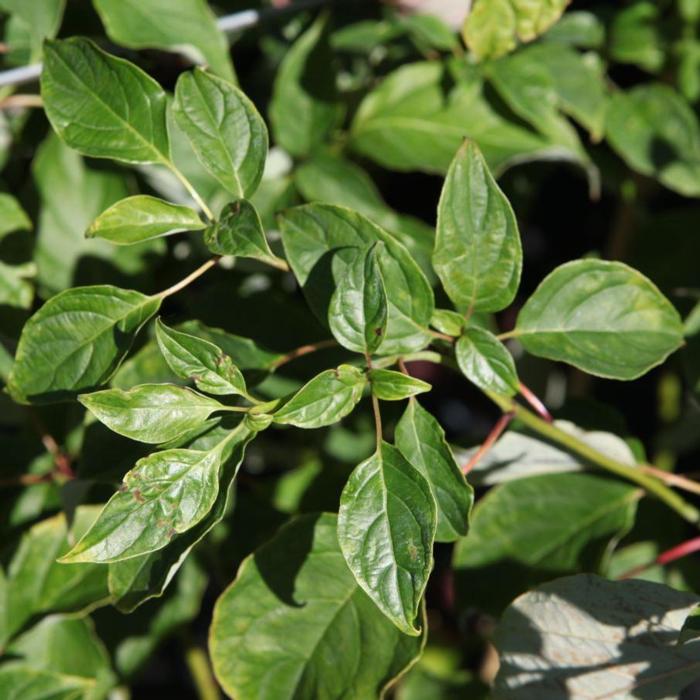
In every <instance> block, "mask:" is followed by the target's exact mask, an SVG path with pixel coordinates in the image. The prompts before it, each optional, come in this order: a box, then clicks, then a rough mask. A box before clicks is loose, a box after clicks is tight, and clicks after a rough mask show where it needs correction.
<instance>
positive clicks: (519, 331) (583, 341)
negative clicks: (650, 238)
mask: <svg viewBox="0 0 700 700" xmlns="http://www.w3.org/2000/svg"><path fill="white" fill-rule="evenodd" d="M513 335H514V336H516V337H518V339H519V340H520V342H521V343H522V345H523V346H524V347H525V349H526V350H527V351H528V352H531V353H532V354H533V355H538V356H540V357H546V358H549V359H552V360H561V361H563V362H568V363H569V364H572V365H574V366H575V367H578V368H579V369H582V370H583V371H585V372H588V373H589V374H595V375H598V376H601V377H609V378H611V379H635V378H636V377H639V376H641V375H642V374H644V373H645V372H647V371H648V370H649V369H651V368H652V367H654V366H656V365H658V364H660V363H661V362H663V361H664V360H665V359H666V357H667V356H668V355H669V354H670V353H672V352H673V351H674V350H676V349H678V348H679V347H680V346H681V344H682V343H683V324H682V322H681V319H680V316H679V315H678V312H677V311H676V309H675V308H674V307H673V306H672V305H671V303H670V302H669V301H668V300H667V299H666V297H664V296H663V295H662V294H661V292H660V291H659V290H658V289H657V288H656V287H655V286H654V285H653V284H652V283H651V282H650V281H649V280H648V279H647V278H646V277H644V275H642V274H641V273H639V272H637V271H636V270H633V269H632V268H631V267H628V266H627V265H624V264H623V263H619V262H609V261H603V260H577V261H574V262H570V263H566V264H565V265H561V266H560V267H558V268H556V269H555V270H554V271H553V272H552V273H550V274H549V275H548V276H547V277H546V278H545V279H544V281H543V282H542V283H541V284H540V286H539V287H538V288H537V289H536V290H535V292H534V294H533V295H532V296H531V297H530V299H528V301H527V303H526V304H525V306H524V307H523V308H522V309H521V311H520V313H519V315H518V321H517V325H516V329H515V331H514V333H513Z"/></svg>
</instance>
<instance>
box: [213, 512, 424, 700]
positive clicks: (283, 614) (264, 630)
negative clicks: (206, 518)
mask: <svg viewBox="0 0 700 700" xmlns="http://www.w3.org/2000/svg"><path fill="white" fill-rule="evenodd" d="M358 640H362V644H358V643H357V642H358ZM423 642H424V639H423V638H422V637H414V636H408V635H405V634H402V633H401V632H400V631H399V630H398V629H397V628H396V627H395V626H394V625H393V624H392V623H391V622H389V620H387V619H386V617H384V615H382V613H381V612H380V611H379V610H378V609H377V608H376V606H375V605H374V603H372V601H371V600H370V599H369V598H368V597H367V595H366V594H365V593H364V592H363V590H362V589H361V588H360V587H359V586H358V585H357V583H356V582H355V580H354V578H353V576H352V574H351V573H350V571H349V570H348V568H347V565H346V563H345V561H344V560H343V555H342V553H341V551H340V549H339V547H338V539H337V531H336V516H335V515H331V514H324V515H304V516H301V517H300V518H297V519H295V520H293V521H292V522H291V523H290V524H288V525H286V526H285V527H283V528H282V529H281V530H280V531H279V533H278V534H277V535H276V536H275V537H274V538H273V539H272V540H270V541H269V542H267V543H266V544H265V545H263V546H262V547H261V548H260V549H258V550H257V551H256V552H255V553H254V554H253V555H251V556H250V557H248V558H247V559H246V560H245V561H244V562H243V564H242V565H241V568H240V569H239V573H238V577H237V578H236V580H235V581H234V582H233V583H232V584H231V585H230V586H229V587H228V588H227V589H226V590H225V591H224V593H223V594H222V595H221V597H220V598H219V599H218V601H217V603H216V607H215V609H214V619H213V621H212V626H211V630H210V636H209V650H210V654H211V658H212V662H213V665H214V672H215V674H216V677H217V679H218V680H219V682H220V683H221V684H222V686H223V688H224V690H225V691H226V692H227V693H228V694H229V695H230V696H231V697H235V698H239V699H240V700H249V699H252V698H257V700H280V698H328V699H329V700H330V699H337V700H340V699H341V698H379V697H383V695H384V690H385V688H386V687H387V685H388V684H389V683H390V682H391V681H392V679H394V678H395V677H396V676H398V675H399V674H400V673H401V672H403V671H404V670H405V669H406V668H407V667H408V666H410V665H411V664H412V663H413V661H414V660H415V659H416V657H417V656H418V654H419V653H420V651H421V649H422V645H423Z"/></svg>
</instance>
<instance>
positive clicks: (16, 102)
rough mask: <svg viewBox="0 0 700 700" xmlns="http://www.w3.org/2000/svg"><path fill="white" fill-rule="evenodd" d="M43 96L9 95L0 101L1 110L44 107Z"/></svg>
mask: <svg viewBox="0 0 700 700" xmlns="http://www.w3.org/2000/svg"><path fill="white" fill-rule="evenodd" d="M43 106H44V102H43V100H42V99H41V95H8V96H7V97H5V98H4V99H3V100H0V109H12V108H17V107H43Z"/></svg>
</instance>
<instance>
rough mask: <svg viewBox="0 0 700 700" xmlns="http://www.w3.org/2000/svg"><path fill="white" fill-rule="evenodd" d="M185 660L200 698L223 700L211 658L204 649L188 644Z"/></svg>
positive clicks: (201, 699) (202, 699)
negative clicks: (211, 665)
mask: <svg viewBox="0 0 700 700" xmlns="http://www.w3.org/2000/svg"><path fill="white" fill-rule="evenodd" d="M185 662H186V663H187V668H188V669H189V672H190V676H191V677H192V682H193V683H194V686H195V689H196V691H197V697H198V698H199V700H221V693H220V692H219V686H218V685H217V684H216V681H215V680H214V676H213V674H212V672H211V667H210V666H209V660H208V659H207V655H206V654H205V653H204V650H202V649H201V648H200V647H198V646H196V645H194V644H190V645H188V646H187V647H186V648H185Z"/></svg>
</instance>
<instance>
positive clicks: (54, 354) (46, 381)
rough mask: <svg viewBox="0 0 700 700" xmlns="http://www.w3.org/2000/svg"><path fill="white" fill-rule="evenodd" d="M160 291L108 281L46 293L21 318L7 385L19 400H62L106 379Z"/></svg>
mask: <svg viewBox="0 0 700 700" xmlns="http://www.w3.org/2000/svg"><path fill="white" fill-rule="evenodd" d="M160 302H161V300H160V298H159V297H149V296H146V295H144V294H141V293H139V292H135V291H132V290H127V289H119V288H118V287H112V286H108V285H101V286H95V287H75V288H73V289H68V290H66V291H65V292H61V293H60V294H57V295H56V296H54V297H52V298H51V299H49V300H48V301H47V302H46V303H45V304H44V305H43V306H42V307H41V308H40V309H39V311H37V312H36V313H35V314H34V315H33V316H32V317H31V318H30V319H29V321H27V323H26V324H25V326H24V328H23V329H22V335H21V336H20V339H19V345H18V346H17V353H16V355H15V364H14V366H13V368H12V373H11V374H10V377H9V381H8V387H9V389H10V391H11V392H12V395H13V396H14V397H15V398H16V399H17V400H18V401H23V402H47V401H52V400H61V399H64V398H67V397H68V396H70V395H71V394H74V393H77V392H79V391H84V390H86V389H90V388H93V387H96V386H99V385H100V384H103V383H104V382H106V381H107V380H108V379H109V378H110V377H111V376H112V374H114V372H115V371H116V369H117V367H119V364H120V363H121V361H122V360H123V359H124V356H125V355H126V353H127V352H128V351H129V348H130V347H131V343H132V340H133V338H134V336H135V335H136V333H138V331H139V329H140V328H141V327H142V326H143V324H144V323H145V322H146V321H148V319H149V318H151V316H153V314H155V313H156V311H158V308H159V306H160Z"/></svg>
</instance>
